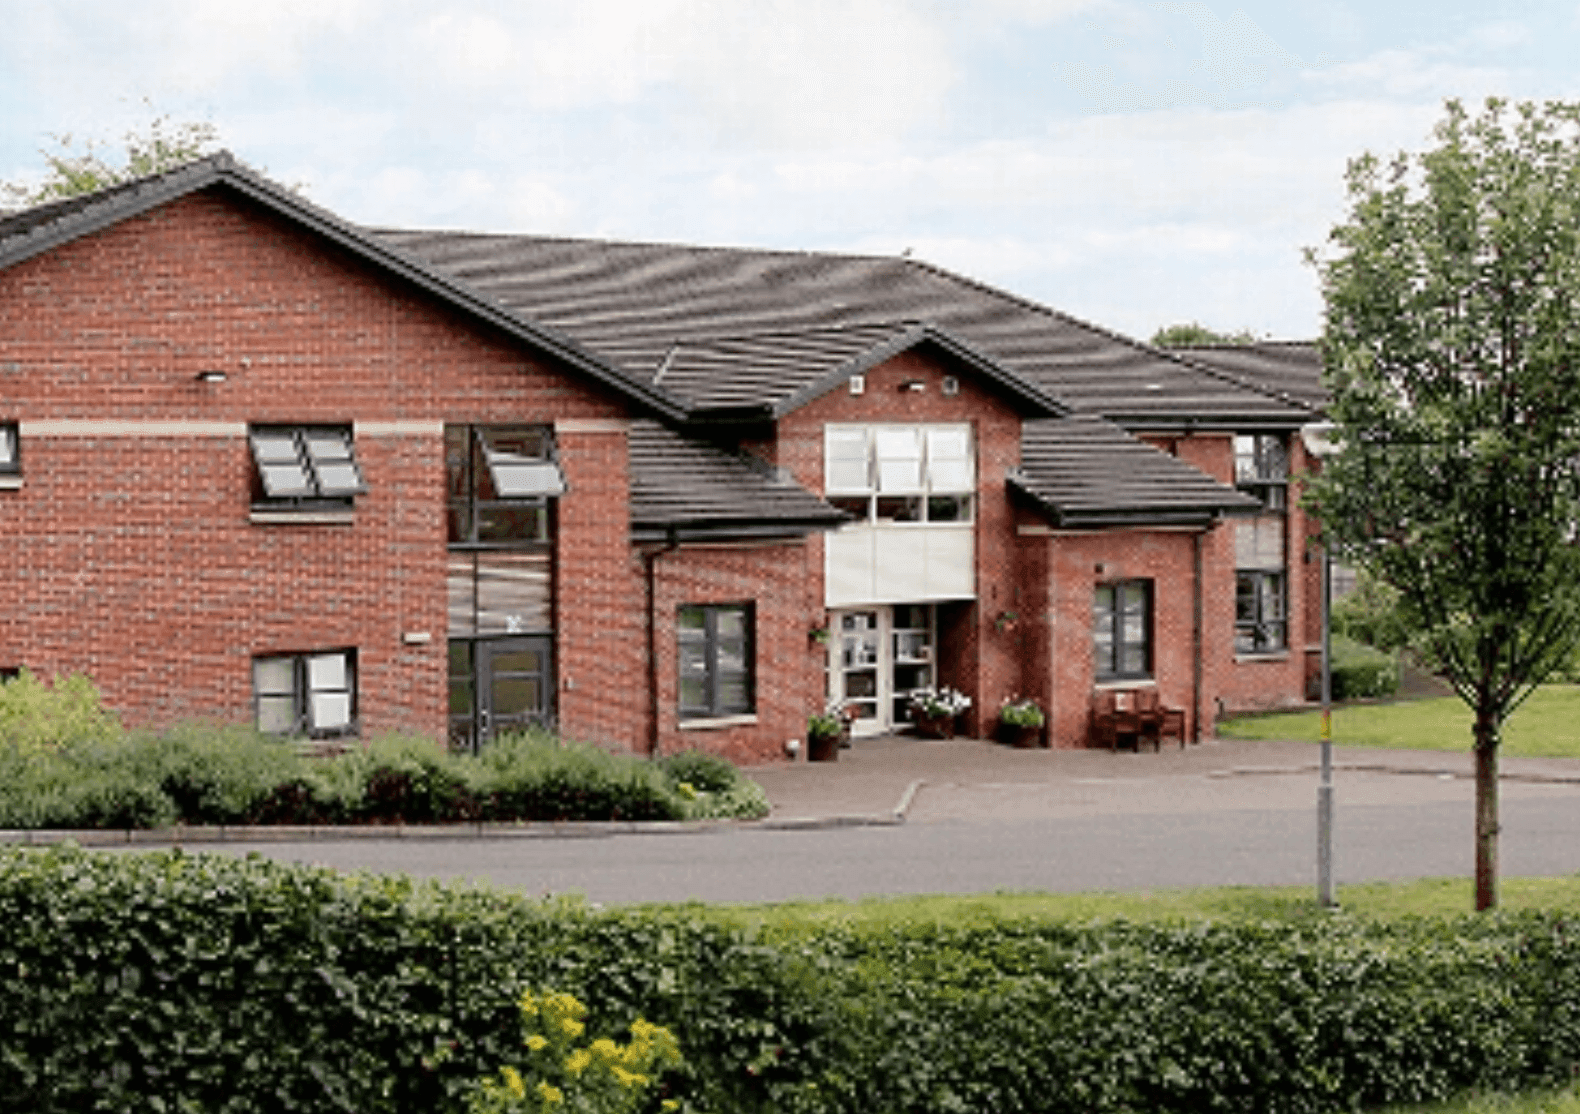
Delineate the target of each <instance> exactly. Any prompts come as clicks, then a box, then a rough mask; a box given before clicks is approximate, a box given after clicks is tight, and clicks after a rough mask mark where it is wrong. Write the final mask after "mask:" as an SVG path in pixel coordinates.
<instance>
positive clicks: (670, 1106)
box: [658, 1099, 680, 1114]
mask: <svg viewBox="0 0 1580 1114" xmlns="http://www.w3.org/2000/svg"><path fill="white" fill-rule="evenodd" d="M658 1108H659V1109H660V1110H662V1111H663V1112H664V1114H670V1112H671V1111H674V1110H679V1109H680V1100H679V1099H665V1100H664V1101H663V1102H661V1103H659V1106H658Z"/></svg>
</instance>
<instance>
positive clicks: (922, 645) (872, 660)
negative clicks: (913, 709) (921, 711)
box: [828, 604, 934, 735]
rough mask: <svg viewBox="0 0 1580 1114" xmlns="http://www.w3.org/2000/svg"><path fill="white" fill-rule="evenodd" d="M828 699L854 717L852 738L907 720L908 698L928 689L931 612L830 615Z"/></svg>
mask: <svg viewBox="0 0 1580 1114" xmlns="http://www.w3.org/2000/svg"><path fill="white" fill-rule="evenodd" d="M832 619H833V629H834V637H833V638H831V639H830V640H829V643H830V645H829V663H828V682H829V683H828V693H829V699H830V700H831V701H833V702H835V703H839V704H843V705H844V706H845V707H846V708H847V709H851V710H854V711H855V713H856V718H855V722H854V723H853V724H852V729H853V730H854V731H855V733H856V734H860V735H875V734H879V733H881V732H885V731H892V730H894V729H895V728H897V727H901V726H903V725H904V724H906V723H908V722H909V720H910V714H909V704H910V697H911V693H913V692H915V691H916V690H917V689H922V688H926V687H928V686H930V685H932V684H933V627H934V623H933V607H932V605H931V604H897V605H895V606H893V607H869V608H860V609H852V610H848V611H836V612H834V613H833V616H832Z"/></svg>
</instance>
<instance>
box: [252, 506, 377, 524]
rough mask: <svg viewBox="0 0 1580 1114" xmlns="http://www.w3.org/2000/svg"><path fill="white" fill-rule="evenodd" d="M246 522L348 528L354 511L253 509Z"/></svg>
mask: <svg viewBox="0 0 1580 1114" xmlns="http://www.w3.org/2000/svg"><path fill="white" fill-rule="evenodd" d="M247 520H248V521H249V522H251V523H252V524H253V525H254V526H350V525H351V524H352V523H354V522H355V521H356V512H355V511H288V510H283V509H282V510H260V509H258V508H256V507H255V508H253V510H252V513H251V514H249V515H248V516H247Z"/></svg>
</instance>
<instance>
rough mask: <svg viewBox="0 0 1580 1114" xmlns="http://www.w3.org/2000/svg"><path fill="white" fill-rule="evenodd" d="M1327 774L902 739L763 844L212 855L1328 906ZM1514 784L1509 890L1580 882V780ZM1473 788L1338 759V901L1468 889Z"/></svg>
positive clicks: (339, 841)
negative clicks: (1371, 892)
mask: <svg viewBox="0 0 1580 1114" xmlns="http://www.w3.org/2000/svg"><path fill="white" fill-rule="evenodd" d="M1316 761H1317V748H1316V746H1315V745H1313V744H1303V743H1264V742H1209V743H1205V744H1202V745H1200V746H1196V747H1191V748H1189V749H1187V750H1185V751H1183V752H1182V751H1179V750H1165V751H1163V752H1162V753H1161V754H1152V753H1146V754H1133V753H1121V754H1109V753H1106V752H1091V751H1082V752H1050V751H1015V750H1009V749H1006V748H1003V747H999V746H996V745H994V744H991V743H984V742H980V741H974V740H956V741H950V742H943V743H936V742H923V741H920V740H914V739H902V738H884V739H873V740H864V741H861V742H858V743H857V744H856V746H855V747H854V748H853V749H850V750H846V751H843V752H842V753H841V755H840V758H839V760H838V761H837V762H835V763H827V764H825V763H818V764H800V765H780V766H772V767H760V768H757V769H754V770H752V771H751V773H752V775H753V776H754V777H756V778H757V779H758V780H759V781H760V782H761V783H762V784H763V786H764V787H765V788H766V789H767V791H768V794H769V797H770V799H771V800H772V801H773V805H774V811H773V815H772V817H771V818H770V819H769V820H768V821H767V822H765V823H761V824H747V825H721V826H711V827H707V828H703V829H701V830H697V829H688V828H685V827H676V826H662V825H659V826H646V827H644V826H630V825H625V826H620V825H614V826H610V825H581V826H567V827H565V828H563V829H553V828H552V827H551V826H536V827H535V828H533V829H531V830H528V831H525V832H519V833H514V834H508V835H507V834H488V833H484V834H483V835H481V836H479V835H477V834H475V833H468V832H467V831H466V830H457V829H408V830H406V831H405V832H403V833H400V834H398V835H391V834H387V833H381V832H367V831H364V832H362V833H359V834H358V835H357V836H356V837H355V838H347V837H346V836H344V835H342V834H339V833H335V834H327V833H326V834H325V835H321V836H319V837H317V838H310V839H301V838H298V839H289V838H280V837H281V836H282V835H283V834H284V833H271V837H270V838H268V839H267V840H259V841H256V842H252V841H247V840H245V839H232V840H230V841H228V842H224V843H214V844H209V845H205V846H204V847H203V849H210V850H222V851H228V852H232V853H247V852H258V853H260V854H264V855H268V856H270V857H274V858H279V859H284V860H289V861H302V862H318V863H324V864H326V865H329V866H334V867H337V868H341V869H366V870H374V871H403V872H407V873H410V874H413V875H417V876H425V877H439V878H451V879H459V878H472V879H478V880H482V881H487V882H490V883H492V884H495V885H499V886H506V887H510V888H513V889H518V890H522V891H525V892H528V893H532V894H543V893H580V894H583V895H585V896H586V897H587V898H588V899H590V900H592V901H597V902H611V903H613V902H640V901H684V900H688V899H696V900H702V901H783V900H790V899H794V898H818V897H825V896H837V897H846V898H859V897H864V896H869V895H884V894H909V893H946V892H952V893H981V892H991V891H994V890H1000V889H1006V890H1052V891H1065V892H1071V891H1081V890H1134V889H1147V888H1166V887H1180V886H1206V885H1274V884H1278V885H1314V883H1315V865H1314V864H1315V849H1316V834H1315V833H1316V823H1315V810H1316ZM1504 766H1505V773H1506V774H1507V775H1508V776H1507V778H1506V780H1505V781H1504V783H1503V786H1502V799H1503V823H1504V835H1503V843H1502V848H1501V851H1502V864H1503V870H1504V873H1505V875H1507V876H1510V877H1513V876H1517V875H1548V874H1569V873H1576V872H1580V807H1577V806H1580V762H1574V761H1550V760H1509V761H1506V762H1505V763H1504ZM1470 773H1471V767H1470V758H1469V755H1466V754H1459V753H1427V754H1421V753H1411V752H1398V751H1393V752H1384V751H1373V750H1345V749H1342V748H1340V749H1339V750H1338V751H1337V777H1336V781H1337V799H1338V808H1337V823H1336V836H1335V875H1336V878H1337V880H1338V882H1339V884H1340V886H1341V887H1342V886H1343V885H1345V884H1348V883H1353V882H1359V881H1365V880H1371V879H1379V878H1412V877H1424V876H1435V875H1459V876H1468V875H1469V874H1470V872H1471V854H1472V842H1471V831H1472V821H1473V816H1472V809H1471V799H1472V792H1473V783H1472V782H1471V780H1470ZM897 810H899V811H903V812H904V814H905V819H904V822H903V823H899V822H896V816H895V813H896V811H897ZM192 846H193V848H194V849H199V845H198V844H196V843H195V842H194V843H193V844H192ZM1341 899H1342V889H1341Z"/></svg>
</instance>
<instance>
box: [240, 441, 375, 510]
mask: <svg viewBox="0 0 1580 1114" xmlns="http://www.w3.org/2000/svg"><path fill="white" fill-rule="evenodd" d="M248 440H249V441H250V442H251V443H252V459H253V463H254V464H256V465H257V476H258V485H259V488H260V490H261V493H262V496H263V500H264V501H265V502H266V503H267V504H269V505H270V506H271V507H273V506H278V505H280V504H292V505H296V506H300V507H303V508H304V509H311V508H317V507H322V506H324V505H326V504H329V505H334V506H340V507H344V506H349V505H350V502H351V498H352V496H354V495H360V494H362V493H363V492H365V491H366V490H367V488H366V486H364V484H363V483H362V472H361V470H360V469H359V468H358V467H357V461H356V456H355V454H354V453H353V452H352V446H351V429H350V428H349V427H347V426H253V427H252V429H251V430H250V431H249V433H248Z"/></svg>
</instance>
